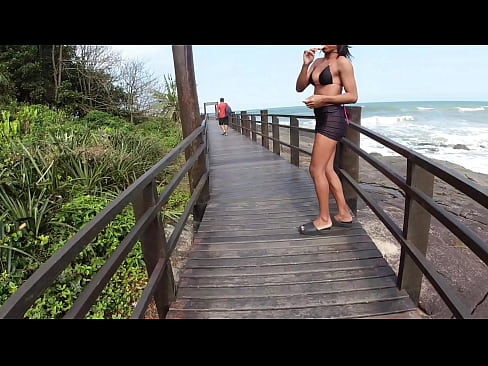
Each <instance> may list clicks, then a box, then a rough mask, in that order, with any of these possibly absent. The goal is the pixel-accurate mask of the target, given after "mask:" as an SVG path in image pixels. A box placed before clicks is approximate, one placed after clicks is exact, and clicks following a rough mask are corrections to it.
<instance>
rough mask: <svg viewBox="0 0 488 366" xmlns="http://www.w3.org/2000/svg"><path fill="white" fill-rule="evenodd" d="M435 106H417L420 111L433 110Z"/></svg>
mask: <svg viewBox="0 0 488 366" xmlns="http://www.w3.org/2000/svg"><path fill="white" fill-rule="evenodd" d="M433 109H435V108H432V107H417V110H419V111H430V110H433Z"/></svg>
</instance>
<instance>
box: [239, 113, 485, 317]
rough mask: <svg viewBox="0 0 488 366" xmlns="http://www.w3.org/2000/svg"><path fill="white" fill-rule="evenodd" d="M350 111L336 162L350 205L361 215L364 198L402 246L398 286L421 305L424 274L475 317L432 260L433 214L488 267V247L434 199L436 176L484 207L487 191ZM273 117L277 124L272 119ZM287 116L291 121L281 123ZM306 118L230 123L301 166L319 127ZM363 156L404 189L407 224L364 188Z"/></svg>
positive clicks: (258, 117) (262, 117) (247, 117)
mask: <svg viewBox="0 0 488 366" xmlns="http://www.w3.org/2000/svg"><path fill="white" fill-rule="evenodd" d="M346 109H347V112H348V116H349V120H350V121H351V123H350V128H349V129H348V132H347V134H346V136H345V138H344V139H343V140H342V141H341V143H340V144H339V145H338V151H337V154H336V158H337V159H336V166H337V171H338V173H339V176H340V177H341V180H342V181H343V183H344V194H345V196H346V200H347V202H348V204H349V207H350V208H351V210H352V211H353V213H354V214H356V213H357V199H358V196H360V197H361V198H362V200H363V201H364V202H365V203H366V204H367V205H368V206H369V207H370V208H371V210H372V211H373V212H374V213H375V214H376V216H377V217H378V218H379V220H380V221H381V222H382V223H383V224H384V225H385V227H386V228H387V229H388V230H389V231H390V232H391V234H392V235H393V237H394V238H395V239H396V240H397V241H398V242H399V244H400V245H401V254H400V263H399V268H398V283H397V285H398V288H400V289H405V290H406V291H407V292H408V293H409V295H410V297H411V298H412V299H413V300H414V301H415V302H416V303H417V304H418V303H419V298H420V290H421V284H422V277H423V275H424V276H425V277H426V278H427V279H428V281H429V282H430V283H431V284H432V286H433V287H434V289H435V290H436V291H437V293H438V294H439V296H440V297H441V299H442V300H443V301H444V303H445V304H446V305H447V306H448V308H449V309H450V311H451V312H452V313H453V315H454V316H455V317H457V318H470V317H471V312H470V311H469V309H468V308H467V306H466V305H465V304H464V303H463V302H462V301H461V300H460V298H459V296H457V294H456V293H455V291H454V289H453V288H452V286H451V285H450V284H449V283H448V282H447V281H446V280H445V278H444V277H443V276H441V275H440V274H439V273H438V272H437V271H436V269H435V268H434V266H433V264H432V262H431V261H429V260H427V258H426V253H427V248H428V242H429V229H430V225H431V217H432V216H434V217H435V218H436V219H437V220H438V221H439V222H440V223H441V224H442V225H443V226H445V227H446V228H447V229H448V230H450V231H451V232H452V233H453V234H454V235H455V236H456V237H457V238H458V239H459V240H461V241H462V242H463V243H464V244H465V245H466V246H467V247H468V248H469V249H470V250H471V251H472V252H473V253H474V254H475V255H476V256H477V257H478V258H479V259H481V260H482V261H483V262H484V263H485V265H486V264H488V245H487V243H486V242H485V241H483V240H482V239H481V238H480V237H479V236H478V235H477V234H476V233H475V232H473V231H472V230H471V229H470V228H468V227H467V226H465V225H464V224H463V223H462V222H461V221H459V220H458V219H457V218H456V217H455V216H454V215H453V214H451V213H450V212H448V211H447V210H446V209H445V208H443V207H442V206H440V205H439V204H438V203H436V202H435V201H434V200H433V199H432V197H433V191H434V177H437V178H439V179H441V180H443V181H444V182H446V183H447V184H449V185H451V186H452V187H454V188H456V189H457V190H459V191H460V192H461V193H463V194H464V195H466V196H468V197H470V198H471V199H473V200H474V201H475V202H477V203H479V204H480V205H481V206H483V207H484V208H488V194H487V191H486V189H482V188H481V187H480V186H478V185H476V184H474V183H473V182H471V181H469V180H468V179H466V178H464V177H462V176H461V175H455V174H454V173H453V172H451V171H450V170H448V169H446V168H444V167H443V166H441V165H439V164H435V163H434V162H432V161H430V160H429V159H427V158H425V157H424V156H422V155H421V154H418V153H416V152H415V151H412V150H410V149H407V148H406V147H404V146H402V145H400V144H398V143H396V142H394V141H392V140H390V139H388V138H386V137H383V136H381V135H379V134H377V133H375V132H373V131H371V130H369V129H367V128H365V127H362V126H361V107H358V106H347V108H346ZM270 117H271V123H269V118H270ZM282 119H283V120H288V122H289V123H288V124H286V123H280V122H281V120H282ZM300 119H306V120H312V119H315V117H314V116H298V115H283V114H268V111H266V110H262V111H260V113H259V114H251V113H249V114H248V113H247V112H240V113H238V114H233V116H232V118H231V121H230V125H231V127H232V128H234V129H235V130H237V131H238V132H240V133H241V134H243V135H244V136H247V137H249V138H250V139H252V140H253V141H257V139H258V137H259V138H260V140H261V144H262V146H263V147H266V148H268V149H271V148H270V142H271V143H272V151H273V152H274V153H276V154H278V155H279V154H281V151H282V148H283V146H285V147H287V148H288V149H289V153H290V155H289V157H290V162H291V163H292V164H294V165H296V166H299V162H300V154H305V155H308V156H311V151H309V150H306V149H303V148H302V147H300V134H301V133H309V134H310V133H313V130H310V129H307V128H303V127H299V120H300ZM283 129H288V130H289V134H287V135H288V136H286V137H287V141H284V140H281V139H280V130H283ZM361 134H363V135H364V136H367V137H369V138H371V139H373V140H375V141H376V142H378V143H380V144H382V145H384V146H386V147H387V148H389V149H391V150H393V151H395V152H396V153H398V154H400V155H401V156H403V157H404V158H406V159H407V171H406V178H404V177H403V176H401V175H399V174H398V173H396V172H395V171H393V170H392V169H390V168H389V167H388V166H387V165H385V164H384V163H383V162H381V161H380V160H378V159H376V158H375V157H373V156H371V155H370V154H368V153H367V152H365V151H364V150H362V149H361V148H360V137H361ZM359 157H361V158H363V159H364V160H365V161H367V162H368V163H369V164H371V165H372V166H373V167H374V168H376V169H377V170H378V171H379V172H381V173H382V174H383V175H384V176H385V177H387V178H388V179H389V180H391V181H392V182H393V183H394V184H395V185H397V186H398V187H399V188H400V189H401V190H402V191H403V192H404V196H405V207H404V212H405V213H404V222H403V227H402V228H400V227H399V226H398V225H397V224H396V223H395V222H394V220H393V219H392V218H391V217H390V216H389V215H388V214H387V213H386V212H385V211H384V210H383V209H382V208H381V207H380V205H379V204H378V203H377V202H376V201H375V200H374V199H372V198H371V196H370V195H369V194H368V192H366V191H365V190H364V189H363V188H362V187H361V186H360V184H359Z"/></svg>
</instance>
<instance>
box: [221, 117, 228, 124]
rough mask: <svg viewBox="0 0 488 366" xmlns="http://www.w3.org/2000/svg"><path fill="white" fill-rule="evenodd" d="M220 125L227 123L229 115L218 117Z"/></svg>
mask: <svg viewBox="0 0 488 366" xmlns="http://www.w3.org/2000/svg"><path fill="white" fill-rule="evenodd" d="M222 125H226V126H228V125H229V117H223V118H219V126H222Z"/></svg>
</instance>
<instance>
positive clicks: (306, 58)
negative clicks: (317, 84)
mask: <svg viewBox="0 0 488 366" xmlns="http://www.w3.org/2000/svg"><path fill="white" fill-rule="evenodd" d="M318 50H320V48H311V49H309V50H306V51H304V52H303V63H304V64H306V65H310V64H311V63H312V62H313V60H314V58H315V52H317V51H318Z"/></svg>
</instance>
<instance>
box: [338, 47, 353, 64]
mask: <svg viewBox="0 0 488 366" xmlns="http://www.w3.org/2000/svg"><path fill="white" fill-rule="evenodd" d="M350 47H351V46H348V45H343V44H340V45H339V44H338V45H337V53H338V54H339V56H344V57H347V58H348V59H349V60H350V59H351V57H352V55H351V52H349V48H350Z"/></svg>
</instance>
